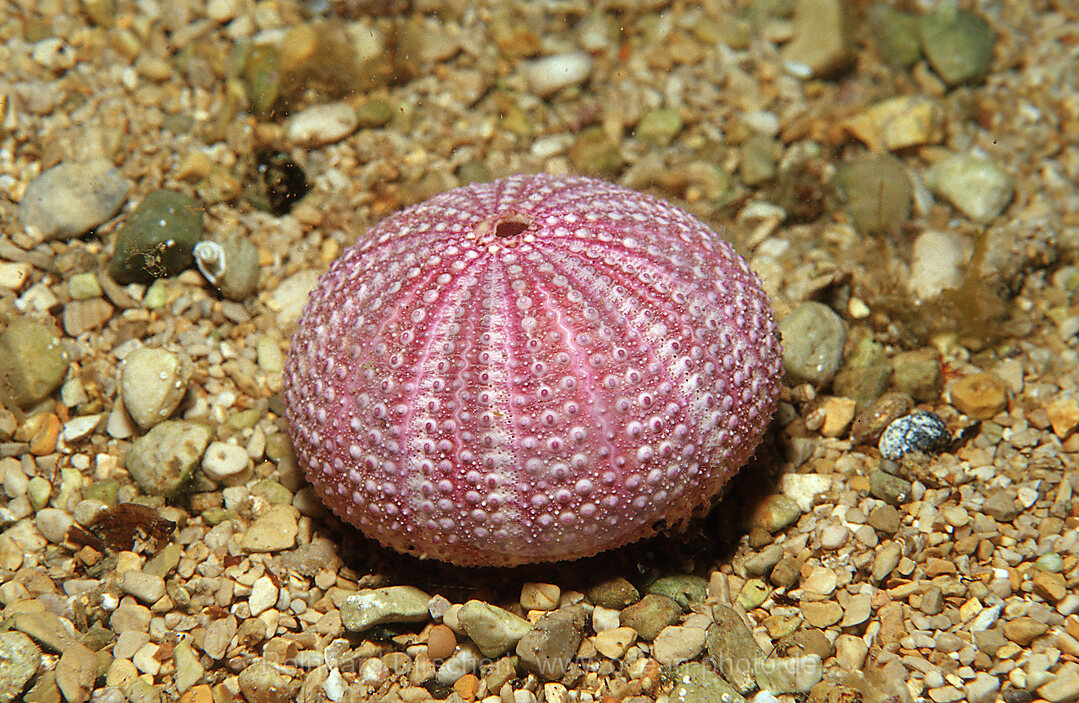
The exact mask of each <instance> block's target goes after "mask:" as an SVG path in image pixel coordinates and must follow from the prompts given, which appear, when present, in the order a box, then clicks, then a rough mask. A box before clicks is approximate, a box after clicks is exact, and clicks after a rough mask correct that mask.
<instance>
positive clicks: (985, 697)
mask: <svg viewBox="0 0 1079 703" xmlns="http://www.w3.org/2000/svg"><path fill="white" fill-rule="evenodd" d="M963 690H964V693H965V694H966V698H967V703H993V702H994V701H995V700H996V699H997V691H999V690H1000V679H998V678H997V677H996V676H993V675H991V674H987V673H985V672H984V671H979V672H978V673H977V674H976V675H975V676H974V678H973V679H972V680H971V681H969V682H968V683H967V685H966V686H965V687H964V689H963Z"/></svg>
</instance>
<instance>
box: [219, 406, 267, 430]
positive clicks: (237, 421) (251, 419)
mask: <svg viewBox="0 0 1079 703" xmlns="http://www.w3.org/2000/svg"><path fill="white" fill-rule="evenodd" d="M260 419H262V411H261V410H259V409H258V408H250V409H248V410H241V411H240V412H238V413H236V414H234V415H231V416H229V419H228V420H226V421H225V424H226V425H228V426H229V427H231V428H233V429H234V430H246V429H247V428H249V427H254V426H255V424H256V423H257V422H258V421H259V420H260Z"/></svg>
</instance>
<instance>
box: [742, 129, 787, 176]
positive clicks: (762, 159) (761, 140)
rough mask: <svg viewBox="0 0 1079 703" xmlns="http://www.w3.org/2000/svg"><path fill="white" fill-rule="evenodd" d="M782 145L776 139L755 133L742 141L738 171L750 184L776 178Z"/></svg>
mask: <svg viewBox="0 0 1079 703" xmlns="http://www.w3.org/2000/svg"><path fill="white" fill-rule="evenodd" d="M781 153H782V147H781V146H780V145H779V142H777V141H776V140H775V139H773V138H772V137H769V136H765V135H763V134H755V135H753V136H751V137H749V139H746V140H745V142H743V143H742V147H741V156H742V160H741V162H740V164H739V170H738V173H739V175H740V176H741V177H742V182H743V183H745V184H746V185H748V186H755V185H760V184H762V183H766V182H768V181H770V180H772V179H773V178H775V175H776V171H777V161H778V160H779V157H780V156H781Z"/></svg>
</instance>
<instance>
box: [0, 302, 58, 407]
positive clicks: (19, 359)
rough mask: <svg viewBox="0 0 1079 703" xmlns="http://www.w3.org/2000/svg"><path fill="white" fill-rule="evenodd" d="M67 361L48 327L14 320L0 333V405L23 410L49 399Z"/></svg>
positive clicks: (17, 318) (37, 323)
mask: <svg viewBox="0 0 1079 703" xmlns="http://www.w3.org/2000/svg"><path fill="white" fill-rule="evenodd" d="M69 364H70V359H69V358H68V354H67V351H65V350H64V346H63V345H62V344H61V343H60V338H59V337H58V336H57V335H56V331H55V330H54V329H53V327H51V326H50V325H45V324H42V323H40V322H37V321H35V320H31V319H30V318H28V317H16V318H15V319H14V320H12V321H11V323H10V324H9V325H8V326H7V328H5V329H4V331H3V333H0V403H2V404H3V405H6V406H10V407H12V408H14V407H21V408H27V407H30V406H32V405H34V404H36V403H39V402H41V401H42V400H44V399H45V398H48V397H49V396H50V395H52V393H53V391H55V390H56V389H57V388H59V387H60V384H61V383H63V381H64V377H65V376H66V375H67V369H68V365H69Z"/></svg>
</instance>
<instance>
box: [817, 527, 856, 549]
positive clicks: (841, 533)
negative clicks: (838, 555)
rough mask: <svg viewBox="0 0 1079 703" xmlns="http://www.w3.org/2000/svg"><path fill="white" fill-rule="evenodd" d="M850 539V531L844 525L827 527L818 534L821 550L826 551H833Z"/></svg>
mask: <svg viewBox="0 0 1079 703" xmlns="http://www.w3.org/2000/svg"><path fill="white" fill-rule="evenodd" d="M848 537H850V530H848V529H847V527H846V525H828V526H827V527H825V528H824V529H823V530H821V534H820V546H821V549H827V550H830V551H834V550H836V549H839V548H840V547H842V546H843V545H844V544H846V543H847V538H848Z"/></svg>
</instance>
